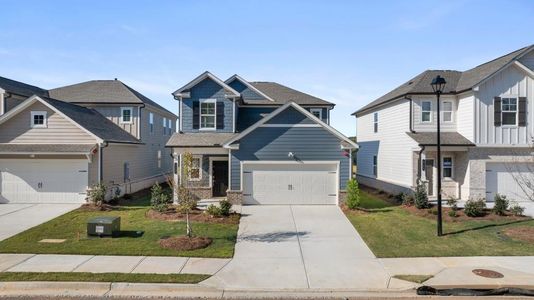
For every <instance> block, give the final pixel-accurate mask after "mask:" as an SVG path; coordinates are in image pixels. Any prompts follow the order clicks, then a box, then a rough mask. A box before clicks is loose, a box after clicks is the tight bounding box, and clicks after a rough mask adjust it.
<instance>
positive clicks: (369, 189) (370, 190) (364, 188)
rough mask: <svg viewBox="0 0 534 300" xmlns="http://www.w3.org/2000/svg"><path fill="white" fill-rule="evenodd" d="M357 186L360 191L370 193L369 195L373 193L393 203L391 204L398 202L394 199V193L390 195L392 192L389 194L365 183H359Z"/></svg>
mask: <svg viewBox="0 0 534 300" xmlns="http://www.w3.org/2000/svg"><path fill="white" fill-rule="evenodd" d="M359 188H360V190H361V191H365V192H366V193H368V194H370V195H373V196H375V197H377V198H379V199H381V200H384V201H386V202H388V203H390V204H393V205H398V204H399V202H398V201H397V199H395V195H392V194H389V193H387V192H385V191H381V190H377V189H375V188H372V187H369V186H366V185H363V184H360V185H359Z"/></svg>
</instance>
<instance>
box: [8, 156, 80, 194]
mask: <svg viewBox="0 0 534 300" xmlns="http://www.w3.org/2000/svg"><path fill="white" fill-rule="evenodd" d="M87 183H88V163H87V160H81V159H3V160H0V203H83V202H85V197H86V189H87Z"/></svg>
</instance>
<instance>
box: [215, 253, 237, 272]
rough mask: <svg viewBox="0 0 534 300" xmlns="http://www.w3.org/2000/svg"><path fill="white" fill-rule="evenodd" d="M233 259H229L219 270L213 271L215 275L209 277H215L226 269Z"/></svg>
mask: <svg viewBox="0 0 534 300" xmlns="http://www.w3.org/2000/svg"><path fill="white" fill-rule="evenodd" d="M233 259H234V258H233V257H232V258H230V260H228V261H227V262H226V263H225V264H224V265H223V266H222V267H220V268H219V270H217V271H215V273H213V274H211V276H215V274H217V273H219V272H220V271H221V270H222V269H224V267H226V266H227V265H228V264H229V263H230V262H231V261H232V260H233Z"/></svg>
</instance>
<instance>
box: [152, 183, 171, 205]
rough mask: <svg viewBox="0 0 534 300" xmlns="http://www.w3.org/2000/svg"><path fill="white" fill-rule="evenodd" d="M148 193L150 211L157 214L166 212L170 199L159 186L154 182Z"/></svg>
mask: <svg viewBox="0 0 534 300" xmlns="http://www.w3.org/2000/svg"><path fill="white" fill-rule="evenodd" d="M150 192H151V197H150V205H151V206H152V209H154V210H156V211H159V212H165V211H167V209H168V205H169V200H170V197H169V195H167V194H166V193H165V192H164V191H163V188H161V185H159V183H157V182H156V184H154V185H153V186H152V188H151V189H150Z"/></svg>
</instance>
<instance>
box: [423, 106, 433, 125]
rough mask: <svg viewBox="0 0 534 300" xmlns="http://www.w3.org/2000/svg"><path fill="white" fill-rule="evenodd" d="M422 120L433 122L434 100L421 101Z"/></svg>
mask: <svg viewBox="0 0 534 300" xmlns="http://www.w3.org/2000/svg"><path fill="white" fill-rule="evenodd" d="M421 122H423V123H430V122H432V102H431V101H422V102H421Z"/></svg>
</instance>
